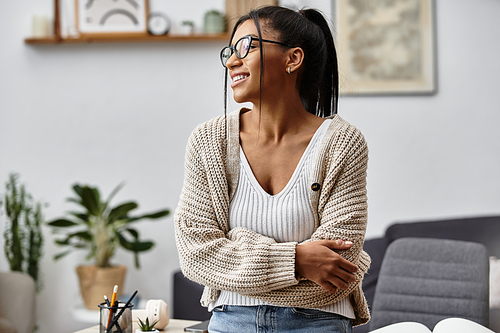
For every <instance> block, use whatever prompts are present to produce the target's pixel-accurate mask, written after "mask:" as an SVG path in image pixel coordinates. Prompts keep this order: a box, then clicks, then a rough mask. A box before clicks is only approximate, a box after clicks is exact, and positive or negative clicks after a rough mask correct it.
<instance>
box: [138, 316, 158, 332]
mask: <svg viewBox="0 0 500 333" xmlns="http://www.w3.org/2000/svg"><path fill="white" fill-rule="evenodd" d="M137 319H138V320H139V328H138V329H136V330H135V333H141V332H159V331H158V330H157V329H156V328H155V325H156V323H158V320H154V321H153V322H152V323H151V324H150V323H149V317H146V320H145V321H142V320H141V319H140V318H137Z"/></svg>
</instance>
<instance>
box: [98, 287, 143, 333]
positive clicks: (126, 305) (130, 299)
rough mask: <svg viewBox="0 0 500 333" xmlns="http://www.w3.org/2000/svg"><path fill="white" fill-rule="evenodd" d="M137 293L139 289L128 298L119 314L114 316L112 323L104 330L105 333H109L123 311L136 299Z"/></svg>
mask: <svg viewBox="0 0 500 333" xmlns="http://www.w3.org/2000/svg"><path fill="white" fill-rule="evenodd" d="M135 295H137V290H136V291H135V292H134V293H133V294H132V297H130V298H129V299H128V301H127V303H125V306H124V307H123V308H122V309H121V310H120V312H118V314H117V315H116V316H115V317H114V318H113V320H112V321H111V323H109V325H108V327H107V328H106V330H105V331H104V333H107V332H108V331H109V330H110V329H111V327H113V325H114V324H116V322H117V321H118V319H119V318H120V316H121V315H122V313H123V311H125V309H126V308H127V307H128V306H129V305H130V302H132V300H133V299H134V297H135Z"/></svg>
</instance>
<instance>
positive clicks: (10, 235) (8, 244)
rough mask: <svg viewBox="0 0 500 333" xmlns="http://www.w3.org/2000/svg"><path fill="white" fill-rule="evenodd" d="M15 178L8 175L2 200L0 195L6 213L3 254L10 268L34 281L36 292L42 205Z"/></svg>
mask: <svg viewBox="0 0 500 333" xmlns="http://www.w3.org/2000/svg"><path fill="white" fill-rule="evenodd" d="M18 178H19V175H18V174H15V173H11V174H10V175H9V181H8V182H7V183H6V184H5V189H6V192H5V193H4V195H3V200H2V199H1V198H0V208H3V209H4V210H5V214H6V223H5V231H4V234H3V235H4V240H5V243H4V253H5V257H6V258H7V261H8V262H9V266H10V270H11V271H18V272H22V273H25V274H28V275H29V276H31V277H32V278H33V280H34V281H35V287H36V291H37V292H39V291H40V290H41V288H42V284H41V280H40V259H41V257H42V246H43V236H42V230H41V226H42V224H43V215H42V204H41V203H40V202H37V203H35V202H34V201H33V198H32V196H31V195H30V194H29V193H28V192H27V191H26V189H25V187H24V185H23V184H19V183H18Z"/></svg>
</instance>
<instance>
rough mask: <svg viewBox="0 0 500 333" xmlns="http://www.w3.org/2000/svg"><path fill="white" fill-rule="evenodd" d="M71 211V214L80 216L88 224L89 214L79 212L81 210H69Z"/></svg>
mask: <svg viewBox="0 0 500 333" xmlns="http://www.w3.org/2000/svg"><path fill="white" fill-rule="evenodd" d="M69 213H70V214H71V215H73V216H74V217H76V218H78V219H79V220H81V221H82V222H84V223H85V224H88V222H89V216H88V215H87V214H84V213H79V212H69Z"/></svg>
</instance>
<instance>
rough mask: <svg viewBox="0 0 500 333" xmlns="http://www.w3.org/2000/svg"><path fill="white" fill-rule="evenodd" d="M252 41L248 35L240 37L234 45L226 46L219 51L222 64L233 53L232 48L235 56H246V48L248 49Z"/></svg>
mask: <svg viewBox="0 0 500 333" xmlns="http://www.w3.org/2000/svg"><path fill="white" fill-rule="evenodd" d="M251 42H252V40H251V38H250V37H249V36H245V37H243V38H240V39H239V40H238V41H237V42H236V44H235V45H234V47H229V46H226V47H225V48H224V49H223V50H222V53H221V60H222V64H223V65H224V66H226V63H227V61H228V60H229V58H231V56H232V55H233V50H234V51H235V52H236V56H237V57H238V58H240V59H243V58H245V57H246V56H247V54H248V50H249V49H250V43H251Z"/></svg>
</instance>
